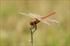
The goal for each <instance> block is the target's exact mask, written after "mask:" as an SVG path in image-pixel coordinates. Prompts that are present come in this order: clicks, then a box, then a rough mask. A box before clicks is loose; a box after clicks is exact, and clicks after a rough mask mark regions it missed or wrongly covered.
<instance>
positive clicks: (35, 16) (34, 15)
mask: <svg viewBox="0 0 70 46" xmlns="http://www.w3.org/2000/svg"><path fill="white" fill-rule="evenodd" d="M29 15H31V16H33V17H34V18H37V19H39V18H41V16H40V15H37V14H33V13H29Z"/></svg>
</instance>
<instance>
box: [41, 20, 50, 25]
mask: <svg viewBox="0 0 70 46" xmlns="http://www.w3.org/2000/svg"><path fill="white" fill-rule="evenodd" d="M41 22H43V23H45V24H47V25H50V24H49V23H48V22H47V21H46V20H42V21H41Z"/></svg>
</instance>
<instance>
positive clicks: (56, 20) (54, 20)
mask: <svg viewBox="0 0 70 46" xmlns="http://www.w3.org/2000/svg"><path fill="white" fill-rule="evenodd" d="M48 20H49V21H51V22H55V23H59V22H58V21H57V20H53V19H48Z"/></svg>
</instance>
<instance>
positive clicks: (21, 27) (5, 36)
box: [0, 0, 70, 46]
mask: <svg viewBox="0 0 70 46" xmlns="http://www.w3.org/2000/svg"><path fill="white" fill-rule="evenodd" d="M0 6H1V7H0V33H1V34H0V46H30V42H29V39H30V30H29V28H30V25H29V23H30V21H32V20H33V18H30V17H27V16H24V15H21V14H19V12H24V13H34V14H39V15H41V16H45V15H48V14H49V13H51V12H56V14H55V15H53V16H51V17H49V18H52V19H55V20H58V21H59V24H56V23H52V22H49V23H50V24H51V25H50V26H48V25H46V24H44V23H42V22H40V23H39V24H38V25H37V26H38V29H37V30H36V32H35V33H34V46H70V29H69V28H70V21H69V15H70V14H69V0H53V1H52V0H0Z"/></svg>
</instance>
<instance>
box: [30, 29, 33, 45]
mask: <svg viewBox="0 0 70 46" xmlns="http://www.w3.org/2000/svg"><path fill="white" fill-rule="evenodd" d="M30 32H31V46H33V32H32V30H31V31H30Z"/></svg>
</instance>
